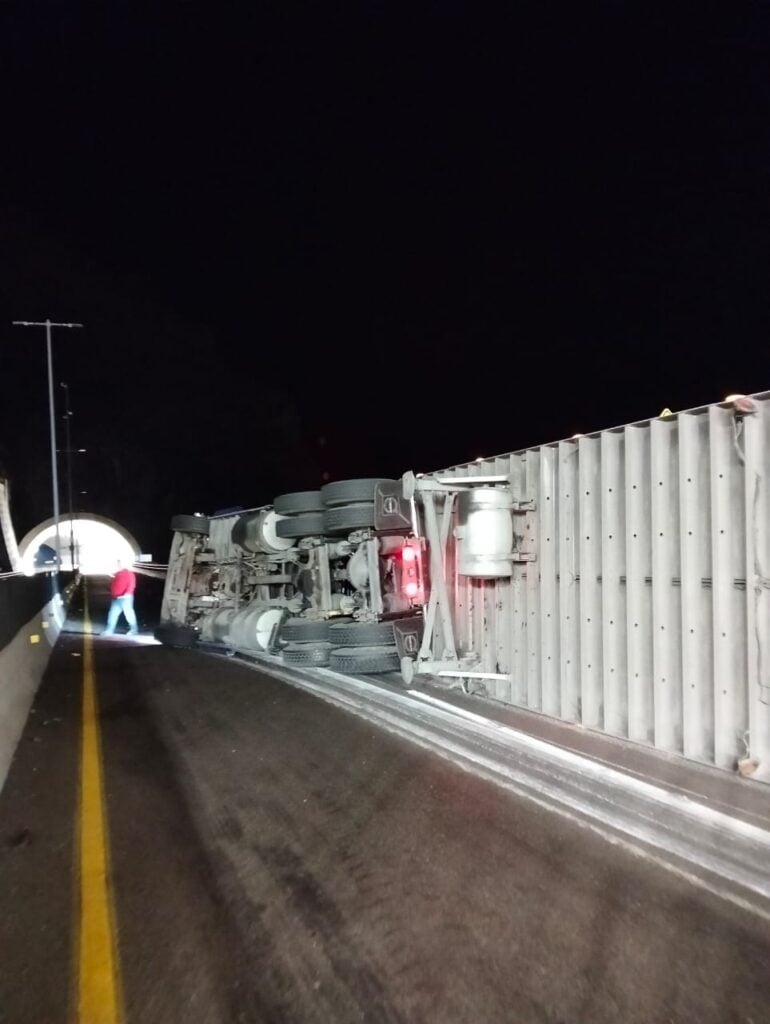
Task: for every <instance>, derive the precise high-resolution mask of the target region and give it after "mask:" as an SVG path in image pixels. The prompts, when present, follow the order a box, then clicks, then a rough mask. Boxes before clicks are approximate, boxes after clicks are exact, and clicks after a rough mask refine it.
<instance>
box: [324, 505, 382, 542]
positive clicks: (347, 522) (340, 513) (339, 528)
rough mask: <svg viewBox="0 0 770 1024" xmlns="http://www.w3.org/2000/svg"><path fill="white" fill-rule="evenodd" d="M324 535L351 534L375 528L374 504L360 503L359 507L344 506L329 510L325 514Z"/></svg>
mask: <svg viewBox="0 0 770 1024" xmlns="http://www.w3.org/2000/svg"><path fill="white" fill-rule="evenodd" d="M323 523H324V533H327V534H335V533H350V531H351V530H363V529H364V528H366V527H370V526H374V502H373V501H365V502H359V503H358V504H357V505H342V506H341V507H340V508H327V509H326V511H325V512H324V513H323Z"/></svg>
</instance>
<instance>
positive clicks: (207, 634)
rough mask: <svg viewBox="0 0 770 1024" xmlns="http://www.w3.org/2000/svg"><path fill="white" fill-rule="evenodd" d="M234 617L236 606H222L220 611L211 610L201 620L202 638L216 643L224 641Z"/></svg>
mask: <svg viewBox="0 0 770 1024" xmlns="http://www.w3.org/2000/svg"><path fill="white" fill-rule="evenodd" d="M234 617H235V609H234V608H220V609H219V611H216V612H210V613H209V614H208V615H206V616H205V618H204V619H203V620H202V622H201V640H203V641H207V642H208V643H214V644H221V643H224V641H225V640H227V638H228V635H229V633H230V625H231V623H232V621H233V618H234Z"/></svg>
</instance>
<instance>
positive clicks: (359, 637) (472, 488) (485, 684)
mask: <svg viewBox="0 0 770 1024" xmlns="http://www.w3.org/2000/svg"><path fill="white" fill-rule="evenodd" d="M769 403H770V395H769V394H768V393H763V394H757V395H753V396H732V397H731V398H730V399H729V400H727V401H725V402H722V403H717V404H715V405H711V406H705V407H702V408H698V409H692V410H688V411H686V412H681V413H678V414H670V413H668V411H667V412H666V414H664V415H662V416H661V417H657V418H655V419H651V420H645V421H642V422H639V423H633V424H629V425H625V426H621V427H615V428H611V429H608V430H604V431H599V432H596V433H593V434H588V435H585V436H575V437H572V438H570V439H567V440H563V441H559V442H556V443H552V444H547V445H543V446H538V447H536V448H531V449H527V450H522V451H517V452H513V453H510V454H506V455H502V456H497V457H495V458H492V459H483V460H477V461H476V462H474V463H469V464H465V465H461V466H454V467H451V468H449V469H447V470H444V471H441V472H436V473H430V474H423V475H415V474H414V473H406V474H405V475H404V476H403V477H402V478H401V480H399V481H387V480H363V481H341V482H337V483H332V484H328V485H327V486H326V487H324V488H321V490H320V491H314V492H302V493H299V494H292V495H284V496H282V497H280V498H277V499H276V500H275V502H274V503H273V505H272V506H269V507H266V508H262V509H255V510H251V511H248V512H244V513H238V514H229V515H222V516H214V517H212V518H211V519H205V518H202V517H191V516H185V517H177V519H176V520H175V521H174V523H173V524H172V527H173V528H174V530H175V533H174V540H173V544H172V552H171V558H170V562H169V575H168V578H167V584H166V592H165V597H164V604H163V623H162V625H161V627H160V634H159V635H160V636H161V638H162V639H164V640H165V641H166V642H171V643H177V644H182V645H190V644H193V643H198V642H204V643H209V644H217V645H220V646H226V647H229V648H234V649H238V650H243V651H250V650H252V651H260V650H261V651H269V652H272V653H275V654H281V656H282V657H283V658H284V660H285V661H286V662H287V663H289V664H293V665H299V666H301V665H319V666H326V665H328V666H330V667H331V668H334V669H337V670H339V671H346V672H354V673H357V672H358V673H360V672H366V673H368V672H380V671H382V672H386V671H390V672H398V673H400V674H401V677H402V678H403V680H404V681H405V682H406V683H407V684H414V683H415V682H417V681H419V679H420V677H426V678H428V677H429V678H431V679H434V680H436V679H438V680H443V681H444V682H445V683H446V684H456V685H462V686H463V687H464V688H466V689H472V690H473V691H474V692H477V693H479V694H481V695H482V696H486V697H488V698H491V699H494V700H497V701H501V702H503V703H506V704H511V705H515V706H517V707H522V708H526V709H529V710H531V711H536V712H541V713H544V714H546V715H549V716H552V717H555V718H559V719H562V720H564V721H567V722H572V723H576V724H578V725H582V726H585V727H588V728H591V729H595V730H599V731H603V732H605V733H608V734H610V735H613V736H617V737H621V738H625V739H629V740H633V741H636V742H641V743H645V744H650V745H653V746H655V747H657V748H659V749H660V750H663V751H666V752H669V753H674V754H681V755H684V756H686V757H689V758H693V759H695V760H698V761H701V762H705V763H708V764H713V765H716V766H718V767H722V768H727V769H732V768H734V767H736V765H740V767H741V769H742V771H744V772H747V773H752V774H753V775H754V777H755V778H763V779H767V778H768V777H770V492H769V491H768V481H769V480H770V404H769Z"/></svg>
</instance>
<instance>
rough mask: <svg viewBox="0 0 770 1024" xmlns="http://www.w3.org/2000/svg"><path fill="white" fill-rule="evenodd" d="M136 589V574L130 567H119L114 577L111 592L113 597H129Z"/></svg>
mask: <svg viewBox="0 0 770 1024" xmlns="http://www.w3.org/2000/svg"><path fill="white" fill-rule="evenodd" d="M135 590H136V574H135V573H133V572H131V570H130V569H118V571H117V572H116V573H115V575H114V576H113V577H112V584H111V585H110V593H111V594H112V596H113V597H127V596H128V595H129V594H133V592H134V591H135Z"/></svg>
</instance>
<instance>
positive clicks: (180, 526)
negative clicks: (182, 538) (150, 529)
mask: <svg viewBox="0 0 770 1024" xmlns="http://www.w3.org/2000/svg"><path fill="white" fill-rule="evenodd" d="M171 529H172V530H173V531H174V533H199V534H201V535H204V534H207V533H208V532H209V521H208V519H207V518H206V516H174V517H173V519H172V520H171Z"/></svg>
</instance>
